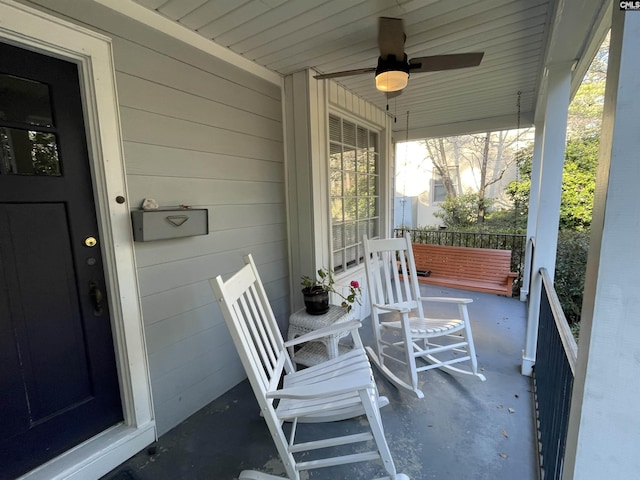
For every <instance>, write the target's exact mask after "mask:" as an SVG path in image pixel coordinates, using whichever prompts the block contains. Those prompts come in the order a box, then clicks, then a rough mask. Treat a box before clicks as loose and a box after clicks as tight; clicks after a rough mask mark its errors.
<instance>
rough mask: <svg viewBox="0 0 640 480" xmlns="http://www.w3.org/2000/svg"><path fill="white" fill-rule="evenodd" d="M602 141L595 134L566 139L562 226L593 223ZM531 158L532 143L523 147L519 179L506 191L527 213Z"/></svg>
mask: <svg viewBox="0 0 640 480" xmlns="http://www.w3.org/2000/svg"><path fill="white" fill-rule="evenodd" d="M599 143H600V138H599V137H598V136H595V135H592V136H589V137H584V138H579V137H574V138H571V139H569V141H568V142H567V147H566V151H565V163H564V171H563V175H562V202H561V205H560V230H567V229H569V230H584V229H587V228H589V226H590V225H591V215H592V212H593V198H594V192H595V187H596V167H597V163H598V148H599ZM532 158H533V155H532V150H531V148H530V147H529V148H527V149H526V150H525V151H523V153H522V157H521V159H520V170H519V174H520V180H515V181H513V182H511V183H510V184H509V185H508V186H507V194H508V195H509V198H510V199H511V201H512V202H513V203H514V205H516V207H517V208H516V210H517V212H518V214H520V213H521V214H522V215H525V216H526V215H527V212H528V205H529V191H530V190H531V164H532ZM514 208H515V207H514Z"/></svg>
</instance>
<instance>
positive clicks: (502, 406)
mask: <svg viewBox="0 0 640 480" xmlns="http://www.w3.org/2000/svg"><path fill="white" fill-rule="evenodd" d="M496 408H504V405H498V406H497V407H496Z"/></svg>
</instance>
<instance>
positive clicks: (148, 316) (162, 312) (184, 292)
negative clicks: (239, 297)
mask: <svg viewBox="0 0 640 480" xmlns="http://www.w3.org/2000/svg"><path fill="white" fill-rule="evenodd" d="M212 301H213V292H212V291H211V287H210V285H209V281H208V280H203V281H201V282H197V283H191V284H189V285H183V286H180V287H176V288H174V289H173V290H168V291H166V292H161V293H156V294H154V295H147V296H146V297H142V298H141V299H140V303H141V305H142V311H143V313H144V323H145V326H148V325H151V324H153V323H156V322H159V321H161V320H164V319H166V318H170V317H175V316H178V315H181V314H185V313H187V312H191V311H193V310H196V309H198V308H202V307H204V306H205V305H209V304H210V303H211V302H212Z"/></svg>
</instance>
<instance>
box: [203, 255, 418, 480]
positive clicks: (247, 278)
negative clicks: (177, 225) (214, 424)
mask: <svg viewBox="0 0 640 480" xmlns="http://www.w3.org/2000/svg"><path fill="white" fill-rule="evenodd" d="M245 263H246V265H245V266H244V267H243V268H242V269H241V270H240V271H239V272H238V273H236V274H235V275H233V276H232V277H231V278H230V279H229V280H227V281H226V282H224V281H222V278H221V277H220V276H218V277H216V278H215V279H212V280H211V281H210V283H211V287H212V289H213V291H214V293H215V295H216V299H217V300H218V303H219V304H220V308H221V310H222V313H223V315H224V319H225V322H226V323H227V326H228V327H229V331H230V333H231V336H232V338H233V342H234V344H235V346H236V349H237V350H238V354H239V355H240V359H241V361H242V365H243V367H244V369H245V371H246V372H247V376H248V377H249V381H250V383H251V387H252V388H253V391H254V394H255V395H256V399H257V401H258V404H259V406H260V411H261V412H262V414H263V416H264V420H265V422H266V423H267V426H268V427H269V430H270V432H271V437H272V439H273V441H274V443H275V445H276V449H277V450H278V453H279V454H280V458H281V459H282V463H283V466H284V470H285V471H286V475H287V478H289V479H290V480H300V471H302V470H308V469H315V468H321V467H327V466H332V465H342V464H346V463H353V462H361V461H368V460H379V461H381V463H382V466H383V467H384V469H385V470H386V471H387V473H388V476H387V477H385V478H388V479H393V480H408V478H407V477H406V475H403V474H399V473H397V472H396V470H395V466H394V464H393V460H392V458H391V452H390V451H389V447H388V445H387V442H386V440H385V437H384V430H383V427H382V421H381V418H380V412H379V405H380V404H381V403H382V402H383V398H384V397H379V396H378V390H377V388H376V385H375V382H374V380H373V375H372V371H371V366H370V364H369V362H368V360H367V355H366V353H365V351H364V348H363V346H362V342H361V340H360V337H359V335H358V327H359V326H360V324H359V322H346V323H345V325H344V328H345V330H346V331H350V332H351V335H352V337H353V340H354V345H355V346H354V348H353V349H352V350H351V351H350V352H349V353H346V354H344V355H341V356H339V357H337V358H334V359H331V360H328V361H326V362H325V363H323V364H319V365H315V366H313V367H310V368H308V369H305V370H302V371H299V372H296V371H295V369H294V368H293V363H292V362H291V359H290V357H289V353H288V351H287V348H286V346H285V343H284V340H283V339H282V334H281V333H280V330H279V328H278V324H277V322H276V320H275V317H274V315H273V311H272V309H271V307H270V305H269V302H268V299H267V296H266V293H265V291H264V287H263V286H262V282H261V281H260V277H259V275H258V272H257V269H256V266H255V263H254V262H253V259H252V258H251V255H248V256H247V257H246V258H245ZM332 331H333V330H332ZM315 333H317V332H315ZM313 335H314V332H311V333H309V334H307V337H309V340H311V339H313V338H317V336H316V337H314V336H313ZM304 337H305V336H304V335H303V336H302V337H298V338H296V339H294V340H293V341H292V342H304V341H305V340H304ZM287 345H290V343H287ZM280 382H282V386H280V385H281V384H280ZM276 401H277V406H276ZM379 402H380V403H379ZM384 402H385V403H387V402H388V400H387V399H386V398H384ZM362 415H365V416H366V419H367V423H368V425H369V432H367V433H366V434H355V435H354V434H347V435H342V436H334V437H329V438H327V437H326V433H325V434H323V435H322V438H321V439H320V440H315V441H305V442H300V443H296V441H295V436H296V432H297V430H298V429H300V425H301V424H306V423H321V422H324V423H326V422H334V421H338V420H344V419H348V418H353V417H356V416H362ZM289 421H290V422H292V428H291V429H290V432H289V433H288V434H286V433H285V430H284V429H283V423H284V422H289ZM357 426H358V427H362V425H361V424H360V422H357ZM352 428H353V426H352ZM310 433H313V432H310ZM319 434H322V432H321V431H315V435H319ZM287 437H289V438H287ZM372 439H373V440H374V441H373V442H371V440H372ZM371 443H374V444H375V445H374V446H373V448H371V445H370V444H371ZM356 444H364V445H360V446H357V445H356ZM345 446H346V447H349V446H352V450H355V452H356V453H351V454H349V453H346V454H344V453H341V454H339V455H335V453H334V452H333V450H332V449H330V450H329V452H328V454H327V455H325V456H324V457H322V456H321V455H320V457H321V458H314V457H318V456H319V455H318V454H313V455H312V457H311V458H313V459H312V460H310V461H304V462H301V461H299V460H298V459H297V458H296V456H300V457H301V458H309V457H308V453H305V452H313V451H316V450H323V451H324V450H325V449H327V447H341V448H343V447H345ZM362 449H365V450H367V451H362ZM294 453H295V454H296V456H294ZM238 478H239V479H241V480H249V479H251V480H256V479H278V478H282V477H276V476H274V475H270V474H266V473H263V472H257V471H253V470H251V471H249V470H246V471H244V472H241V473H240V475H239V477H238Z"/></svg>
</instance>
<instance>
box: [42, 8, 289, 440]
mask: <svg viewBox="0 0 640 480" xmlns="http://www.w3.org/2000/svg"><path fill="white" fill-rule="evenodd" d="M36 3H40V4H41V5H43V6H44V7H46V8H55V9H60V12H58V13H59V14H63V16H64V15H67V16H66V17H65V18H67V19H70V20H71V21H74V22H76V23H80V24H81V25H84V26H85V27H88V28H91V29H94V30H96V31H99V32H101V33H103V34H105V35H107V36H108V37H110V38H112V43H113V52H114V62H115V68H116V82H117V88H118V101H119V104H120V120H121V125H122V137H123V145H124V153H125V167H126V176H127V184H128V185H127V186H128V201H129V205H130V206H131V208H132V209H135V208H139V206H140V205H141V203H142V201H143V199H144V198H153V199H155V200H156V201H157V202H158V203H159V204H160V205H161V206H175V205H180V204H185V205H190V206H192V207H197V208H206V209H208V210H209V231H210V233H209V234H208V235H205V236H197V237H189V238H182V239H176V240H162V241H156V242H148V243H135V253H136V261H137V267H138V270H137V274H138V282H139V289H140V295H141V305H142V311H143V317H144V326H145V338H146V346H147V352H146V354H147V355H148V359H149V369H150V376H151V385H152V391H153V400H154V411H155V417H156V423H157V428H158V434H163V433H165V432H167V431H168V430H170V429H171V428H172V427H174V426H175V425H177V424H178V423H180V422H182V421H183V420H185V419H186V418H187V417H189V416H190V415H191V414H193V413H194V412H196V411H197V410H199V409H200V408H202V407H204V406H205V405H206V404H208V403H209V402H211V401H212V400H214V399H215V398H216V397H218V396H220V395H221V394H223V393H224V392H226V391H227V390H229V389H230V388H231V387H233V386H234V385H236V384H237V383H239V382H240V381H242V380H243V379H244V378H245V374H244V371H243V369H242V366H241V364H240V361H239V358H238V356H237V354H236V352H235V348H234V347H233V343H232V341H231V338H230V336H229V333H228V331H227V328H226V325H225V324H224V320H223V318H222V316H221V313H220V310H219V308H218V306H217V303H216V302H215V299H214V298H213V294H212V292H211V289H210V287H209V283H208V280H209V279H210V278H212V277H215V276H216V275H219V274H221V275H223V276H224V277H225V278H226V277H228V276H229V275H230V274H231V273H233V272H235V271H236V270H238V269H239V268H240V267H241V266H242V265H243V260H242V257H243V255H246V254H247V253H252V254H253V256H254V259H255V260H256V263H257V264H258V268H259V270H260V274H261V276H262V280H263V282H264V284H265V288H266V290H267V294H268V296H269V299H270V301H271V304H272V306H273V309H274V312H275V314H276V317H277V318H278V320H279V322H280V323H281V324H282V325H284V324H285V322H286V319H287V318H288V315H289V309H290V308H289V289H288V286H289V276H288V253H287V227H286V208H285V183H284V154H283V133H282V106H281V88H280V86H279V85H275V84H273V83H271V82H269V81H266V80H264V79H261V78H259V77H257V76H255V75H252V74H250V73H247V72H246V71H243V70H241V69H239V68H237V67H234V66H233V65H231V64H229V63H226V62H223V61H221V60H219V59H217V58H215V57H213V56H211V55H209V54H207V53H205V52H203V51H200V50H198V49H196V48H193V47H190V46H188V45H187V44H185V43H182V42H179V41H177V40H174V39H172V38H170V37H168V36H166V35H164V34H163V33H161V32H158V31H157V30H154V29H152V28H149V27H147V26H145V25H141V24H140V23H137V22H136V21H134V20H132V19H129V18H127V17H124V16H122V15H118V14H116V13H115V12H113V11H112V10H110V9H108V8H106V7H104V6H101V5H99V4H96V3H93V2H91V3H90V4H88V5H87V4H85V2H84V1H77V0H71V1H69V2H56V3H55V4H53V5H52V3H51V2H49V1H44V0H38V2H36Z"/></svg>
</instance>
